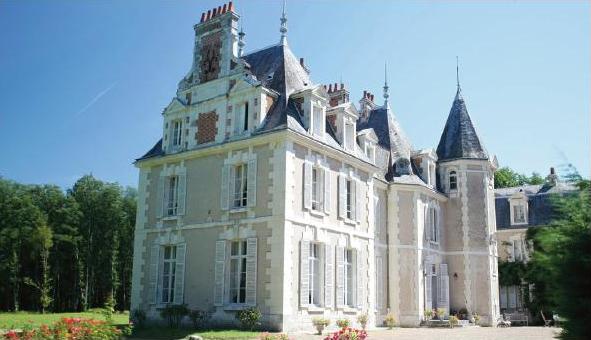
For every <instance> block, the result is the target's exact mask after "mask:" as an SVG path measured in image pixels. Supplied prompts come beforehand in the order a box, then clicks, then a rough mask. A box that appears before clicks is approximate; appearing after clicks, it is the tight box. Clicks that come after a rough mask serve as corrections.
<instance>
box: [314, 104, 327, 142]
mask: <svg viewBox="0 0 591 340" xmlns="http://www.w3.org/2000/svg"><path fill="white" fill-rule="evenodd" d="M324 120H325V119H324V109H323V108H322V107H321V106H318V105H313V106H312V134H314V135H316V136H319V137H322V136H324V129H323V128H324Z"/></svg>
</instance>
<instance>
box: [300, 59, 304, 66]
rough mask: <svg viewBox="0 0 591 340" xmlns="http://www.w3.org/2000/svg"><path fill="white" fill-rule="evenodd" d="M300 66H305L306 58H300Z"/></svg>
mask: <svg viewBox="0 0 591 340" xmlns="http://www.w3.org/2000/svg"><path fill="white" fill-rule="evenodd" d="M300 65H302V66H304V58H300Z"/></svg>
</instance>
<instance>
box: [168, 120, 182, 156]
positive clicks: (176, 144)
mask: <svg viewBox="0 0 591 340" xmlns="http://www.w3.org/2000/svg"><path fill="white" fill-rule="evenodd" d="M168 126H169V129H170V130H169V136H170V138H169V143H170V144H169V147H170V151H178V150H180V149H181V147H182V145H183V120H182V119H176V120H173V121H171V122H170V125H168Z"/></svg>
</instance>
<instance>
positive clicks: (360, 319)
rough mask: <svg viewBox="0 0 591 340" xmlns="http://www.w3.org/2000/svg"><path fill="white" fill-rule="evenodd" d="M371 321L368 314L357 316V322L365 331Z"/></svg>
mask: <svg viewBox="0 0 591 340" xmlns="http://www.w3.org/2000/svg"><path fill="white" fill-rule="evenodd" d="M368 320H369V316H368V315H367V313H362V314H359V315H358V316H357V322H359V324H360V325H361V328H362V329H364V330H365V327H366V326H367V321H368Z"/></svg>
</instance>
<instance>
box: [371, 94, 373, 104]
mask: <svg viewBox="0 0 591 340" xmlns="http://www.w3.org/2000/svg"><path fill="white" fill-rule="evenodd" d="M371 101H372V102H373V94H372V95H371Z"/></svg>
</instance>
